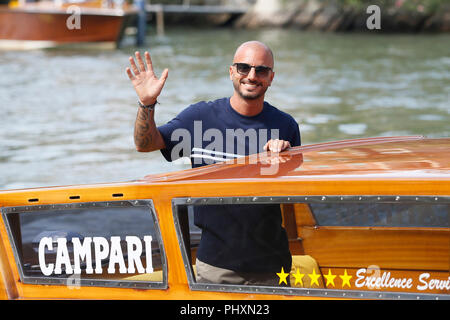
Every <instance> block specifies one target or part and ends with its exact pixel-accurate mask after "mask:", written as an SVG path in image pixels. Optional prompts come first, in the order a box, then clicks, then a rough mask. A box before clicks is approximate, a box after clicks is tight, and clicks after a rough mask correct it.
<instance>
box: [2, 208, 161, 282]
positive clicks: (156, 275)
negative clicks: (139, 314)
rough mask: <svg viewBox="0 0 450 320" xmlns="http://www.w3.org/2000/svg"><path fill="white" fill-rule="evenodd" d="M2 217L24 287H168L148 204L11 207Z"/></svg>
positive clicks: (157, 231) (159, 246)
mask: <svg viewBox="0 0 450 320" xmlns="http://www.w3.org/2000/svg"><path fill="white" fill-rule="evenodd" d="M2 212H3V215H4V218H6V219H5V221H6V222H7V226H8V233H9V236H10V239H12V242H13V244H14V254H15V258H16V261H17V265H18V269H19V273H20V276H21V280H22V281H23V282H24V283H40V284H56V285H61V284H64V285H66V286H68V287H73V286H108V287H123V288H125V287H131V288H139V289H151V288H166V287H167V275H166V262H165V261H166V260H165V254H164V250H163V246H162V242H161V235H160V231H159V226H158V223H157V219H156V216H155V212H154V208H153V204H152V202H151V200H135V201H112V202H90V203H76V204H61V205H39V206H26V207H11V208H4V209H3V210H2Z"/></svg>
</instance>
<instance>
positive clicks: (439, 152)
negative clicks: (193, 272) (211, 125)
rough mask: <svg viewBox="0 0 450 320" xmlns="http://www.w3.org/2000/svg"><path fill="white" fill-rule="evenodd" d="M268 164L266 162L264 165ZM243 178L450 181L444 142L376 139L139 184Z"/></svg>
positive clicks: (449, 142) (447, 141) (449, 149)
mask: <svg viewBox="0 0 450 320" xmlns="http://www.w3.org/2000/svg"><path fill="white" fill-rule="evenodd" d="M270 163H272V164H270ZM216 179H220V180H227V181H229V180H243V179H252V180H255V179H257V180H259V179H277V180H278V179H294V180H304V179H308V180H311V179H338V180H341V179H342V180H348V179H364V180H366V179H370V180H373V179H402V180H403V179H438V180H450V138H436V139H429V138H425V137H423V136H400V137H376V138H364V139H353V140H343V141H336V142H327V143H319V144H312V145H305V146H299V147H294V148H290V149H289V150H287V151H284V152H281V153H279V154H278V155H276V154H271V153H260V154H257V155H251V156H248V157H243V158H240V159H236V160H230V161H226V162H222V163H217V164H212V165H207V166H203V167H199V168H194V169H187V170H182V171H176V172H170V173H165V174H154V175H148V176H145V177H144V178H143V179H141V180H139V181H142V182H151V183H154V182H177V181H185V182H188V181H211V180H216Z"/></svg>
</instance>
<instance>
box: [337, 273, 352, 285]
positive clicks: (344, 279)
mask: <svg viewBox="0 0 450 320" xmlns="http://www.w3.org/2000/svg"><path fill="white" fill-rule="evenodd" d="M339 278H341V279H342V288H343V287H344V286H345V285H346V284H347V285H348V286H349V288H351V287H352V286H351V285H350V279H351V278H352V276H349V275H348V274H347V269H345V271H344V274H343V275H342V276H339Z"/></svg>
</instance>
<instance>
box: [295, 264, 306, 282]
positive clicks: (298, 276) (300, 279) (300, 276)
mask: <svg viewBox="0 0 450 320" xmlns="http://www.w3.org/2000/svg"><path fill="white" fill-rule="evenodd" d="M304 276H305V275H304V274H303V273H300V269H299V268H297V272H296V273H294V278H295V283H294V285H296V284H297V283H300V284H301V285H302V287H303V277H304Z"/></svg>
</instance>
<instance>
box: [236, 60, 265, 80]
mask: <svg viewBox="0 0 450 320" xmlns="http://www.w3.org/2000/svg"><path fill="white" fill-rule="evenodd" d="M233 66H235V67H236V70H237V72H238V73H239V74H241V75H243V76H246V75H248V73H249V72H250V70H251V69H252V68H255V73H256V75H257V76H258V77H266V76H267V75H268V74H269V71H272V68H270V67H266V66H251V65H249V64H247V63H239V62H237V63H233Z"/></svg>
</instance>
